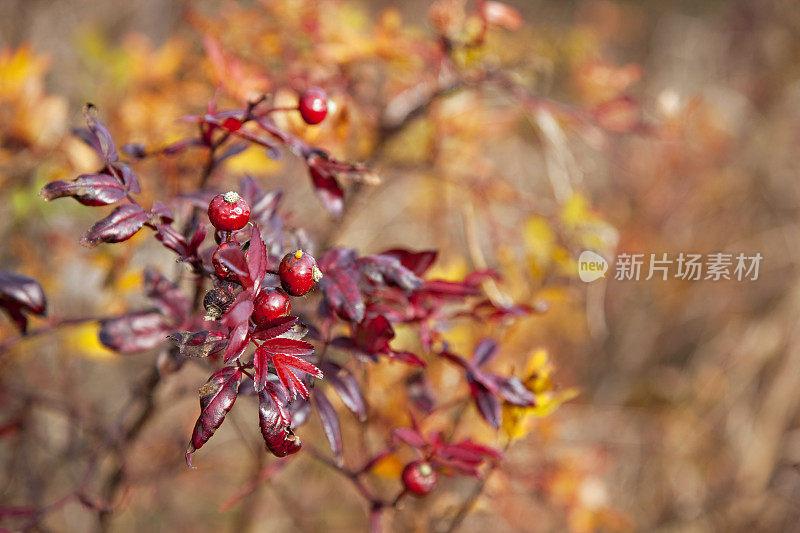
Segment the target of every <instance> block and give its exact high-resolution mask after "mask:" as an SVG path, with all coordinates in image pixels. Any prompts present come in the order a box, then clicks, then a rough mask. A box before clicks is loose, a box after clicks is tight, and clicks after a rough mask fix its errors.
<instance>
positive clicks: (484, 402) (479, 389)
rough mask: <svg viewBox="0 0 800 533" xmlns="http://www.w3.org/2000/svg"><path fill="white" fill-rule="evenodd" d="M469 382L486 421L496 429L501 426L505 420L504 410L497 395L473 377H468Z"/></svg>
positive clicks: (476, 403) (479, 409)
mask: <svg viewBox="0 0 800 533" xmlns="http://www.w3.org/2000/svg"><path fill="white" fill-rule="evenodd" d="M467 382H468V383H469V391H470V393H471V394H472V397H473V398H474V399H475V405H476V406H477V407H478V411H479V412H480V414H481V416H482V417H483V419H484V420H486V422H487V423H488V424H489V425H490V426H492V427H493V428H494V429H498V428H499V427H500V423H501V422H502V420H503V411H502V410H501V408H500V402H499V401H498V399H497V397H496V396H495V395H494V394H493V393H492V392H491V391H490V390H489V389H487V388H486V387H485V386H483V385H482V384H481V383H479V382H477V381H475V380H474V379H472V378H471V377H469V376H468V377H467Z"/></svg>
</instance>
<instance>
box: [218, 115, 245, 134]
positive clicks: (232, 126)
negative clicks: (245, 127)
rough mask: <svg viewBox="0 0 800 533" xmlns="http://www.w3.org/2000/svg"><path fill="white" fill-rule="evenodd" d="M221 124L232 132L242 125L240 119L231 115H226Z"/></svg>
mask: <svg viewBox="0 0 800 533" xmlns="http://www.w3.org/2000/svg"><path fill="white" fill-rule="evenodd" d="M222 125H223V126H225V129H226V130H228V131H230V132H234V131H237V130H238V129H239V128H241V127H242V121H241V120H238V119H235V118H233V117H228V118H226V119H225V122H223V123H222Z"/></svg>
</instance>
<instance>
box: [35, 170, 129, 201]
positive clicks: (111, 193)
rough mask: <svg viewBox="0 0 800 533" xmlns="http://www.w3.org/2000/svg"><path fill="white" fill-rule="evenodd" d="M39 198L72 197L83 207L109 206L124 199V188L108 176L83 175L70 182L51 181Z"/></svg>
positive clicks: (116, 180)
mask: <svg viewBox="0 0 800 533" xmlns="http://www.w3.org/2000/svg"><path fill="white" fill-rule="evenodd" d="M39 196H41V197H42V198H44V199H45V200H47V201H48V202H49V201H50V200H54V199H56V198H64V197H69V196H71V197H73V198H75V199H76V200H77V201H79V202H80V203H82V204H83V205H89V206H98V205H109V204H113V203H116V202H119V201H120V200H122V199H123V198H125V187H124V186H123V185H122V183H120V181H119V180H118V179H117V178H115V177H114V176H110V175H108V174H83V175H81V176H78V177H77V178H75V179H74V180H72V181H63V180H58V181H53V182H51V183H48V184H47V185H45V186H44V187H43V188H42V190H41V191H40V192H39Z"/></svg>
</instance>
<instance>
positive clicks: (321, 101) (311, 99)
mask: <svg viewBox="0 0 800 533" xmlns="http://www.w3.org/2000/svg"><path fill="white" fill-rule="evenodd" d="M297 109H298V110H299V111H300V116H302V117H303V120H305V121H306V124H311V125H314V124H319V123H320V122H322V121H323V120H325V117H326V116H327V115H328V95H326V94H325V91H323V90H322V89H320V88H319V87H311V88H310V89H308V90H307V91H306V92H304V93H303V94H301V95H300V100H299V101H298V104H297Z"/></svg>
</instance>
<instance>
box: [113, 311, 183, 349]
mask: <svg viewBox="0 0 800 533" xmlns="http://www.w3.org/2000/svg"><path fill="white" fill-rule="evenodd" d="M100 324H101V326H100V333H99V338H100V342H101V343H102V344H103V345H104V346H106V347H108V348H110V349H112V350H115V351H117V352H119V353H122V354H132V353H138V352H143V351H145V350H149V349H151V348H155V347H156V346H158V345H159V344H161V343H162V342H163V341H164V339H166V336H167V334H168V333H169V332H170V329H171V328H170V326H169V324H167V322H166V321H165V320H164V317H163V316H161V314H160V313H153V312H139V313H130V314H127V315H122V316H120V317H116V318H109V319H107V320H103V321H102V322H101V323H100Z"/></svg>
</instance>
